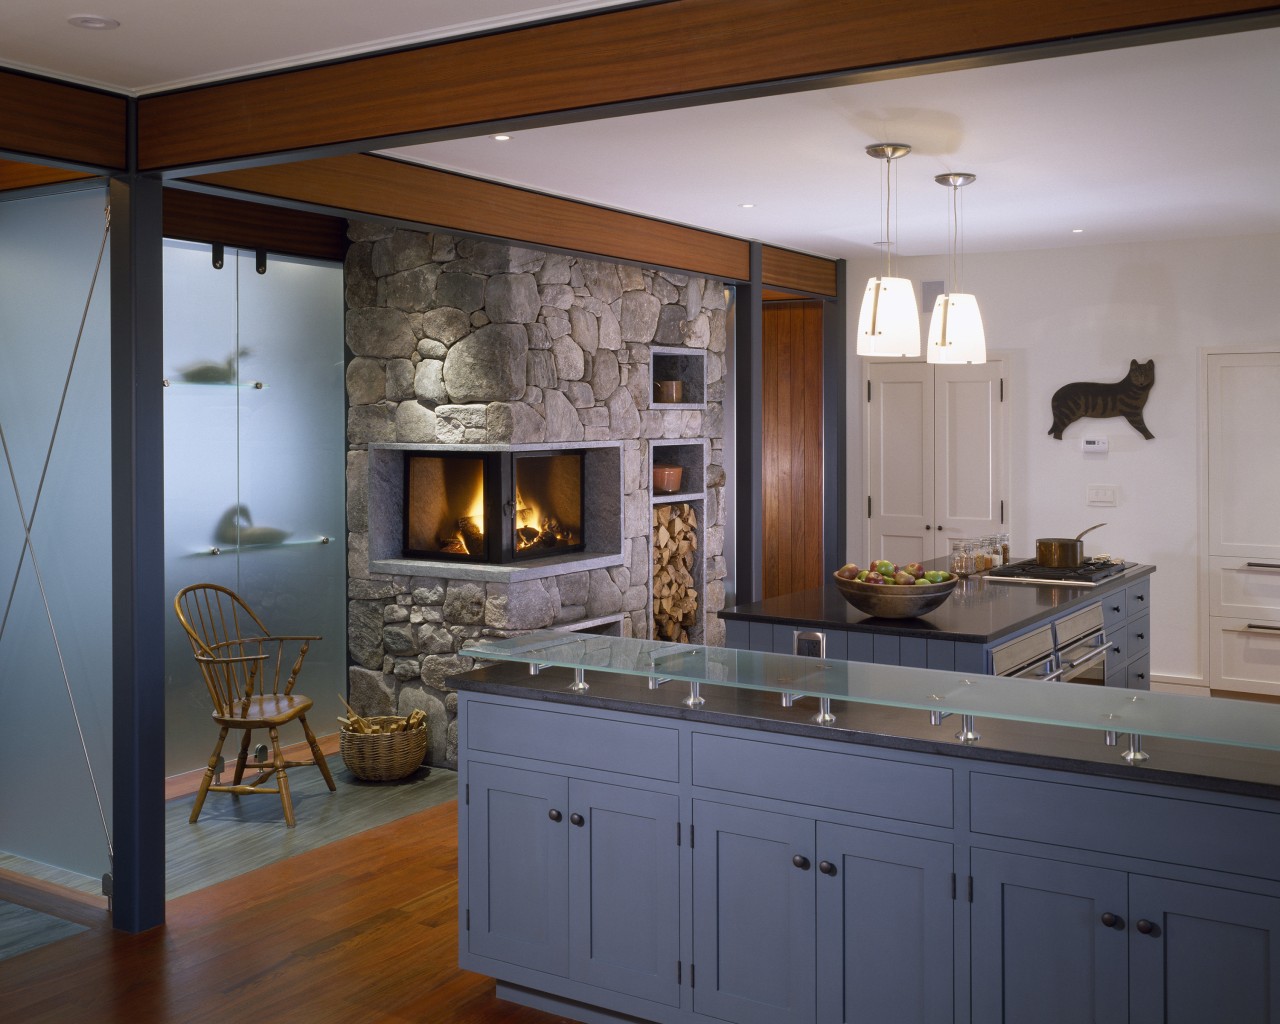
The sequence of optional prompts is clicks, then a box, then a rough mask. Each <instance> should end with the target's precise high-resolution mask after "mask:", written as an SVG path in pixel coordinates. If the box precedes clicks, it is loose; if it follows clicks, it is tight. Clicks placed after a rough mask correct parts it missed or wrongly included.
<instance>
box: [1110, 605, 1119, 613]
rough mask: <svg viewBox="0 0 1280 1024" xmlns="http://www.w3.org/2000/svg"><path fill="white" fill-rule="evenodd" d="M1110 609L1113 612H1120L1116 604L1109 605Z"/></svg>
mask: <svg viewBox="0 0 1280 1024" xmlns="http://www.w3.org/2000/svg"><path fill="white" fill-rule="evenodd" d="M1111 610H1112V611H1113V612H1115V613H1116V614H1119V612H1120V606H1119V605H1118V604H1113V605H1112V606H1111Z"/></svg>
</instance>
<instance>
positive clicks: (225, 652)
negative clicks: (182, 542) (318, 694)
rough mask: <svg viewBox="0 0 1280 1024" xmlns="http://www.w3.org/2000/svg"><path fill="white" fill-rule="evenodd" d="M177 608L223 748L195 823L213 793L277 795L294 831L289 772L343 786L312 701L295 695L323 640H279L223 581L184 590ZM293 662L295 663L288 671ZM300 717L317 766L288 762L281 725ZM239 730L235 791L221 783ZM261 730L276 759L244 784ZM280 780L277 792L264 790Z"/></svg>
mask: <svg viewBox="0 0 1280 1024" xmlns="http://www.w3.org/2000/svg"><path fill="white" fill-rule="evenodd" d="M173 607H174V611H176V612H177V614H178V621H179V622H180V623H181V624H182V628H183V630H185V631H186V634H187V639H188V640H189V641H190V643H191V650H192V653H193V654H194V655H195V659H196V663H197V664H198V665H199V666H200V672H201V674H202V675H203V677H204V683H205V687H206V688H207V689H208V691H209V697H210V699H211V700H212V701H213V720H214V722H215V723H216V724H217V725H218V727H219V732H218V742H217V744H216V745H215V746H214V748H213V754H212V755H210V757H209V765H208V767H207V768H205V771H204V777H203V778H202V779H201V780H200V790H199V792H198V793H197V794H196V802H195V806H194V807H192V808H191V817H190V818H189V819H188V820H189V821H190V822H191V823H192V824H195V822H196V820H197V819H198V818H199V817H200V810H201V808H202V807H204V800H205V797H206V796H207V795H208V794H209V793H210V792H214V793H233V794H235V795H237V796H247V795H249V794H254V793H278V794H280V803H281V804H282V805H283V807H284V820H285V824H286V825H288V826H289V827H290V828H292V827H293V826H294V824H295V822H294V817H293V800H292V799H291V797H290V795H289V777H288V773H287V771H286V769H289V768H299V767H303V766H307V765H315V766H316V767H317V768H319V769H320V774H321V775H323V776H324V781H325V782H326V783H327V784H328V786H329V789H330V790H334V789H336V788H337V787H336V786H335V785H334V782H333V776H332V775H331V774H330V772H329V765H328V762H327V761H325V757H324V753H323V752H322V751H321V749H320V744H319V743H318V742H316V737H315V734H314V733H312V731H311V727H310V726H308V725H307V712H308V711H309V710H311V705H312V701H311V699H310V698H309V697H304V696H302V694H300V693H294V692H293V685H294V683H295V682H296V681H297V678H298V673H299V672H301V671H302V662H303V659H304V658H306V656H307V651H308V650H309V649H310V646H311V641H313V640H319V639H320V637H318V636H284V635H279V634H272V633H271V632H269V631H268V630H267V627H266V626H264V625H263V624H262V620H261V619H259V618H258V616H257V615H255V614H254V612H253V610H252V609H251V608H250V607H249V606H248V605H247V604H245V602H244V601H243V600H242V599H241V598H240V597H239V595H237V594H236V593H235V592H234V591H232V590H228V589H227V588H226V587H222V586H219V585H217V584H216V583H196V584H193V585H192V586H189V587H184V588H183V589H182V590H180V591H178V594H177V596H176V597H175V598H174V599H173ZM289 657H293V659H294V660H293V664H292V667H289V668H288V669H287V673H286V663H287V661H288V658H289ZM294 719H297V721H298V723H299V724H300V725H301V726H302V731H303V733H304V734H305V735H306V738H307V745H308V746H309V747H310V748H311V753H312V755H313V759H312V760H310V761H289V760H286V759H285V756H284V753H283V751H282V750H281V748H280V735H279V729H280V726H282V725H284V724H285V723H286V722H291V721H293V720H294ZM232 729H239V730H242V731H243V733H244V737H243V739H241V741H240V753H239V755H238V756H237V757H236V766H235V774H234V775H233V777H232V782H231V784H230V785H225V784H221V783H216V784H215V782H214V776H215V774H216V773H217V770H218V760H219V758H220V757H221V755H222V745H223V743H225V742H226V739H227V734H228V733H229V732H230V731H231V730H232ZM255 729H266V730H267V734H268V735H269V736H270V737H271V752H272V761H271V763H270V764H267V765H254V770H255V771H257V772H258V774H257V776H256V777H255V778H253V779H252V780H250V781H249V782H244V781H243V780H244V773H245V768H246V765H247V762H248V758H249V743H250V739H251V737H252V736H253V732H254V730H255ZM273 777H274V779H275V783H276V785H275V786H274V787H268V786H266V785H264V783H267V782H268V781H270V780H271V779H272V778H273Z"/></svg>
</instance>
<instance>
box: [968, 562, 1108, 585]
mask: <svg viewBox="0 0 1280 1024" xmlns="http://www.w3.org/2000/svg"><path fill="white" fill-rule="evenodd" d="M1125 568H1126V566H1125V564H1124V562H1110V561H1105V562H1104V561H1098V560H1096V559H1089V560H1087V561H1085V562H1083V563H1082V564H1080V565H1078V566H1076V567H1075V568H1073V569H1058V568H1054V567H1053V566H1048V565H1041V564H1040V563H1039V562H1037V561H1036V560H1035V559H1034V558H1027V559H1023V560H1022V561H1021V562H1010V563H1009V564H1008V565H998V566H996V567H995V568H993V569H988V570H987V578H988V579H992V580H997V581H999V582H1000V583H1045V584H1059V585H1066V586H1072V587H1094V586H1097V585H1098V584H1099V583H1101V582H1102V581H1103V580H1105V579H1107V578H1109V577H1111V576H1115V575H1116V574H1117V573H1122V572H1124V570H1125Z"/></svg>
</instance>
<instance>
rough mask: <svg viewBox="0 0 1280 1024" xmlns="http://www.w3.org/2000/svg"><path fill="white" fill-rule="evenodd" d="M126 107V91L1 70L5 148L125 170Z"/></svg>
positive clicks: (1, 144) (0, 130)
mask: <svg viewBox="0 0 1280 1024" xmlns="http://www.w3.org/2000/svg"><path fill="white" fill-rule="evenodd" d="M127 108H128V104H127V101H126V100H125V99H124V97H123V96H112V95H110V94H108V93H104V92H98V91H96V90H94V89H84V88H81V87H79V86H75V85H67V84H65V83H63V82H50V81H46V80H45V79H42V78H32V77H31V76H29V75H21V74H17V73H15V72H10V71H0V151H7V152H9V153H13V154H23V155H30V156H32V157H36V158H44V159H46V160H49V161H53V162H59V163H62V162H65V163H69V164H78V165H82V166H86V167H92V168H95V169H101V170H121V169H123V168H124V167H125V161H126V150H125V114H126V111H127Z"/></svg>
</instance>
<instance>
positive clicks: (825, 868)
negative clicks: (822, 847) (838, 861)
mask: <svg viewBox="0 0 1280 1024" xmlns="http://www.w3.org/2000/svg"><path fill="white" fill-rule="evenodd" d="M818 870H819V871H821V872H822V873H823V874H824V875H835V873H836V866H835V865H834V864H832V863H831V861H829V860H824V861H819V862H818Z"/></svg>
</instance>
